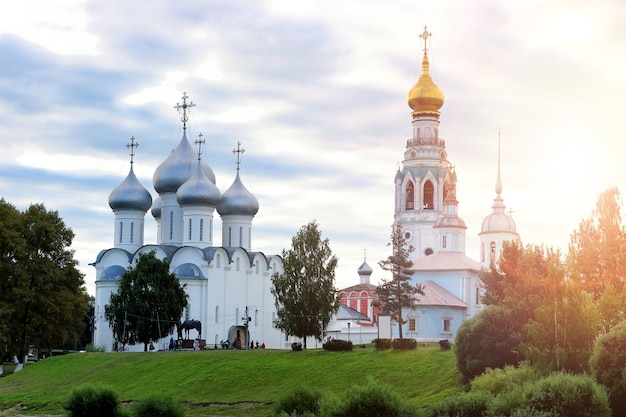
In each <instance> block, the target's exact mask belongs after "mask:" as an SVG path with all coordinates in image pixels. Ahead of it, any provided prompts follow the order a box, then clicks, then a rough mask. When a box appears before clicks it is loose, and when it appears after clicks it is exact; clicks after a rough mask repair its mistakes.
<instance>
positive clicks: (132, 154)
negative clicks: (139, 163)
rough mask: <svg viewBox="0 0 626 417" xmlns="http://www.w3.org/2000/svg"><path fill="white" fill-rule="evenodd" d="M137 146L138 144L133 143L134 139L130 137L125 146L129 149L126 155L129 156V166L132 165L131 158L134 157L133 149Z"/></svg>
mask: <svg viewBox="0 0 626 417" xmlns="http://www.w3.org/2000/svg"><path fill="white" fill-rule="evenodd" d="M138 146H139V142H135V137H134V136H131V137H130V143H127V144H126V147H127V148H130V151H128V154H129V155H130V165H131V166H132V165H133V157H134V156H135V148H136V147H138Z"/></svg>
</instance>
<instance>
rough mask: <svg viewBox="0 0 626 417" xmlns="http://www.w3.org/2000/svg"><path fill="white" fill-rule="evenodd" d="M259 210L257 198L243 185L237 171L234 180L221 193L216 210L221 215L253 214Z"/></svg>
mask: <svg viewBox="0 0 626 417" xmlns="http://www.w3.org/2000/svg"><path fill="white" fill-rule="evenodd" d="M258 211H259V200H257V199H256V197H255V196H254V195H252V193H251V192H250V191H248V189H247V188H246V187H245V186H244V185H243V183H242V182H241V179H240V178H239V171H237V176H236V177H235V181H234V182H233V184H232V185H231V186H230V188H229V189H228V190H226V191H225V192H224V194H222V200H221V201H220V203H219V204H218V205H217V212H218V213H219V214H220V215H222V216H227V215H230V214H239V215H244V216H254V215H255V214H257V213H258Z"/></svg>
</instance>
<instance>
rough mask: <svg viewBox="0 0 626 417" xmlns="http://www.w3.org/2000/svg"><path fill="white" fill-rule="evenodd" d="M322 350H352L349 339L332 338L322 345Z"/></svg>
mask: <svg viewBox="0 0 626 417" xmlns="http://www.w3.org/2000/svg"><path fill="white" fill-rule="evenodd" d="M322 347H323V348H324V350H332V351H349V350H352V342H351V341H349V340H341V339H333V340H329V341H328V342H326V343H324V345H322Z"/></svg>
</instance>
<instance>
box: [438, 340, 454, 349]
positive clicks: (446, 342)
mask: <svg viewBox="0 0 626 417" xmlns="http://www.w3.org/2000/svg"><path fill="white" fill-rule="evenodd" d="M439 347H440V348H441V349H443V350H448V349H450V347H451V345H450V341H449V340H448V339H444V340H440V341H439Z"/></svg>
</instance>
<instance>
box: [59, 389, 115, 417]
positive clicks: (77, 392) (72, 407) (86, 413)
mask: <svg viewBox="0 0 626 417" xmlns="http://www.w3.org/2000/svg"><path fill="white" fill-rule="evenodd" d="M63 408H64V409H66V410H68V411H69V415H70V416H71V417H111V416H119V415H121V412H120V409H119V401H118V398H117V394H116V393H115V392H114V391H113V390H112V389H111V388H109V387H106V386H101V385H81V386H79V387H77V388H75V389H73V390H72V392H71V393H70V396H69V398H68V399H67V401H66V402H65V404H63Z"/></svg>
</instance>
